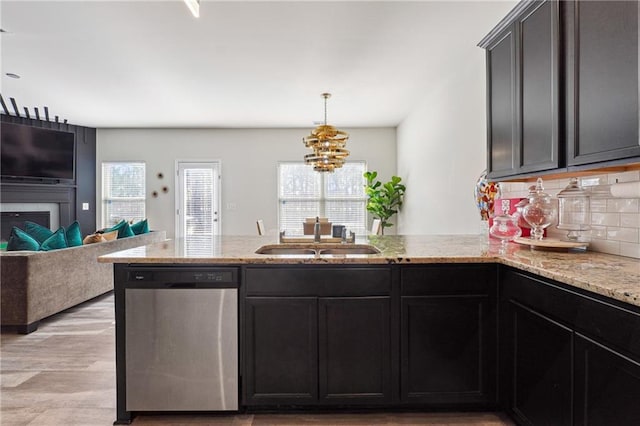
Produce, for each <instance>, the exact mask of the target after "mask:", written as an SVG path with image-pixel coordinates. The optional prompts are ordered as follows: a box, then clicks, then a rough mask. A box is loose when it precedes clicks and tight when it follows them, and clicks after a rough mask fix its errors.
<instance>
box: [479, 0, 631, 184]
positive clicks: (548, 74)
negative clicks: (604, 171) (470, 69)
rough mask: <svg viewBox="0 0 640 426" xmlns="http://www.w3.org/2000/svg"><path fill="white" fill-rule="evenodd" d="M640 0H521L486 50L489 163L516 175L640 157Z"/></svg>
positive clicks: (495, 170) (497, 171) (491, 168)
mask: <svg viewBox="0 0 640 426" xmlns="http://www.w3.org/2000/svg"><path fill="white" fill-rule="evenodd" d="M638 20H639V6H638V2H635V1H633V2H630V1H586V0H585V1H574V0H568V1H555V0H544V1H531V0H526V1H523V2H521V3H519V4H518V5H517V6H516V7H515V8H514V9H513V10H512V11H511V12H510V13H509V15H507V17H505V18H504V19H503V20H502V21H501V22H500V23H499V24H498V25H497V26H496V28H495V29H494V30H493V31H492V32H491V33H490V34H489V35H487V36H486V37H485V38H484V39H483V40H482V41H481V42H480V44H479V46H480V47H483V48H485V49H486V51H487V119H488V121H487V136H488V137H487V170H488V176H489V177H490V178H494V179H495V178H513V177H524V176H527V175H534V174H541V173H546V172H564V171H567V170H573V169H576V170H578V169H587V168H591V169H595V168H599V167H604V166H609V165H618V164H624V163H636V162H640V144H639V139H638V127H639V119H638V117H639V109H638Z"/></svg>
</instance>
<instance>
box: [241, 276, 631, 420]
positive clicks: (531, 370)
mask: <svg viewBox="0 0 640 426" xmlns="http://www.w3.org/2000/svg"><path fill="white" fill-rule="evenodd" d="M241 273H242V275H243V277H244V278H243V285H242V286H241V291H242V294H243V297H242V299H241V300H242V301H241V310H242V312H243V314H242V319H241V330H242V331H241V333H242V334H241V345H242V351H241V353H242V359H241V370H242V389H243V390H242V404H243V405H244V406H245V407H247V408H249V409H278V410H283V409H288V408H296V409H297V408H302V409H318V408H321V407H322V408H407V407H410V408H418V409H421V410H436V409H437V410H467V409H474V410H496V409H505V410H507V412H508V413H509V414H510V415H511V416H512V418H513V419H514V420H515V421H516V422H517V423H519V424H528V425H574V424H575V425H584V424H597V425H600V424H603V425H604V424H606V425H609V424H615V425H637V424H640V404H638V401H640V331H639V330H640V308H638V307H635V306H630V305H627V304H624V303H621V302H616V301H613V300H610V299H607V298H604V297H602V296H598V295H595V294H592V293H589V292H586V291H583V290H579V289H576V288H573V287H570V286H567V285H564V284H561V283H557V282H554V281H551V280H547V279H542V278H540V277H538V276H535V275H533V274H529V273H525V272H521V271H518V270H516V269H512V268H509V267H506V266H502V265H495V264H438V265H387V266H375V267H374V266H355V265H354V266H340V267H338V266H326V267H321V266H315V265H314V266H310V265H273V266H263V267H258V266H247V267H244V268H242V270H241Z"/></svg>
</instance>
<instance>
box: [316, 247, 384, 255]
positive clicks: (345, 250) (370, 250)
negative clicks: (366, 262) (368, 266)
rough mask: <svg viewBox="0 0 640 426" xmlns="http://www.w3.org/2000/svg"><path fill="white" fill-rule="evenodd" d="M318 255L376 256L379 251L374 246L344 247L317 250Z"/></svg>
mask: <svg viewBox="0 0 640 426" xmlns="http://www.w3.org/2000/svg"><path fill="white" fill-rule="evenodd" d="M318 252H319V254H320V255H323V254H377V253H380V250H378V249H377V248H375V247H374V246H354V247H351V246H345V247H336V248H326V249H323V248H321V249H318Z"/></svg>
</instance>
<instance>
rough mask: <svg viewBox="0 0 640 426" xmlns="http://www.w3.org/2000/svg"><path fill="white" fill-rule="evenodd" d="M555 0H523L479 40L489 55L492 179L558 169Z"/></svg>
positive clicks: (488, 79) (488, 121) (557, 71)
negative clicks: (500, 24)
mask: <svg viewBox="0 0 640 426" xmlns="http://www.w3.org/2000/svg"><path fill="white" fill-rule="evenodd" d="M558 15H559V12H558V3H557V2H555V1H540V2H523V3H521V4H520V5H519V6H517V7H516V8H515V9H514V11H512V13H511V14H510V17H509V19H508V25H502V26H498V27H497V31H495V32H492V33H491V34H489V35H488V36H487V37H485V39H483V40H482V41H481V42H480V46H481V47H484V48H485V49H486V58H487V143H488V146H487V169H488V177H489V178H499V177H506V176H512V175H515V174H524V173H532V172H538V171H544V170H551V169H556V168H558V167H559V166H560V161H561V157H562V155H561V153H562V152H561V145H560V138H559V135H560V133H559V114H560V112H559V106H560V104H559V89H558V83H559V36H558V32H559V21H558Z"/></svg>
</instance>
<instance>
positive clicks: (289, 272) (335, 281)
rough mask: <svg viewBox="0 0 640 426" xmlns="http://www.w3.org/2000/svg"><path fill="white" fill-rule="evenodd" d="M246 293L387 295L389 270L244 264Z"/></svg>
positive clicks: (262, 294) (272, 294) (389, 278)
mask: <svg viewBox="0 0 640 426" xmlns="http://www.w3.org/2000/svg"><path fill="white" fill-rule="evenodd" d="M245 287H246V294H247V296H334V297H339V296H387V295H390V294H391V270H390V268H387V267H382V268H380V267H378V268H375V267H374V268H371V267H366V268H354V267H350V268H321V267H312V268H310V267H304V268H268V267H263V268H247V270H246V272H245Z"/></svg>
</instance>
